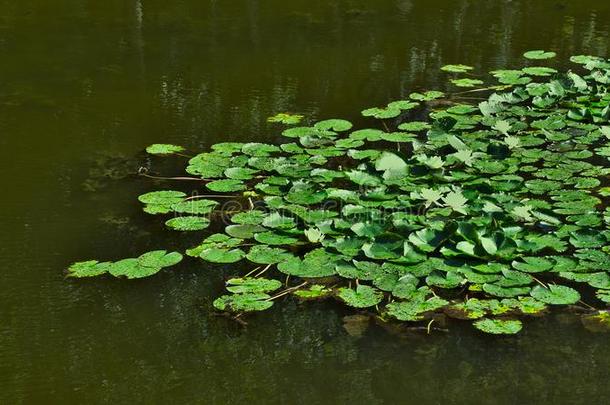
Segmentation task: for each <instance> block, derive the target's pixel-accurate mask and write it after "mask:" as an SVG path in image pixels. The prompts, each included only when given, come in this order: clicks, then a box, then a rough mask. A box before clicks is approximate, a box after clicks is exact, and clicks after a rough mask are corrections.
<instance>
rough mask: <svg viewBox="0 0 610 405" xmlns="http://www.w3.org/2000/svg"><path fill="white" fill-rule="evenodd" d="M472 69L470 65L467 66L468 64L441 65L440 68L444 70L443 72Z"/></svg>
mask: <svg viewBox="0 0 610 405" xmlns="http://www.w3.org/2000/svg"><path fill="white" fill-rule="evenodd" d="M472 69H474V68H473V67H472V66H468V65H461V64H458V65H445V66H443V67H441V70H443V71H445V72H451V73H466V72H468V71H469V70H472Z"/></svg>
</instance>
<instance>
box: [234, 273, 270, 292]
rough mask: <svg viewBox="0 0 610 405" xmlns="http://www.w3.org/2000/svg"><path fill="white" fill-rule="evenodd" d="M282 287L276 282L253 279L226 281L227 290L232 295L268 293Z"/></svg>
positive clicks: (239, 278) (244, 278)
mask: <svg viewBox="0 0 610 405" xmlns="http://www.w3.org/2000/svg"><path fill="white" fill-rule="evenodd" d="M281 286H282V283H281V282H280V281H278V280H270V279H267V278H254V277H243V278H241V277H238V278H231V279H229V280H227V290H228V291H229V292H232V293H234V294H244V293H268V292H271V291H275V290H277V289H278V288H280V287H281Z"/></svg>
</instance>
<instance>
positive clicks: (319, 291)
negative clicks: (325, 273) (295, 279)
mask: <svg viewBox="0 0 610 405" xmlns="http://www.w3.org/2000/svg"><path fill="white" fill-rule="evenodd" d="M331 292H332V290H331V289H329V288H326V287H325V286H323V285H320V284H312V285H310V286H309V288H304V289H299V290H296V291H294V292H293V294H294V295H295V296H297V297H299V298H300V299H303V300H314V299H319V298H324V297H327V296H328V295H330V293H331Z"/></svg>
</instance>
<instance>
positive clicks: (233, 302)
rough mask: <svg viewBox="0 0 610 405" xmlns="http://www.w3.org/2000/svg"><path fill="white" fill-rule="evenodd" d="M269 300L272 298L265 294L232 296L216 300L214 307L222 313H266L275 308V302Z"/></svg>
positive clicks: (224, 296)
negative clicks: (265, 311) (267, 310)
mask: <svg viewBox="0 0 610 405" xmlns="http://www.w3.org/2000/svg"><path fill="white" fill-rule="evenodd" d="M269 298H271V297H270V296H269V295H267V294H264V293H246V294H231V295H223V296H221V297H219V298H216V299H215V300H214V304H213V305H214V308H216V309H218V310H220V311H231V312H252V311H264V310H266V309H269V308H271V307H272V306H273V301H270V300H269Z"/></svg>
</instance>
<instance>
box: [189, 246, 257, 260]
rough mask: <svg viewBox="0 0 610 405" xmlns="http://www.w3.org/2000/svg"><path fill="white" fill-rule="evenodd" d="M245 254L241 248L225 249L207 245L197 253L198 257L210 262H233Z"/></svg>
mask: <svg viewBox="0 0 610 405" xmlns="http://www.w3.org/2000/svg"><path fill="white" fill-rule="evenodd" d="M244 256H246V254H245V253H244V251H243V250H241V249H227V248H219V247H208V248H205V249H203V250H202V251H201V252H200V253H199V257H201V258H202V259H203V260H206V261H208V262H212V263H235V262H238V261H240V260H241V259H243V258H244Z"/></svg>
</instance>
